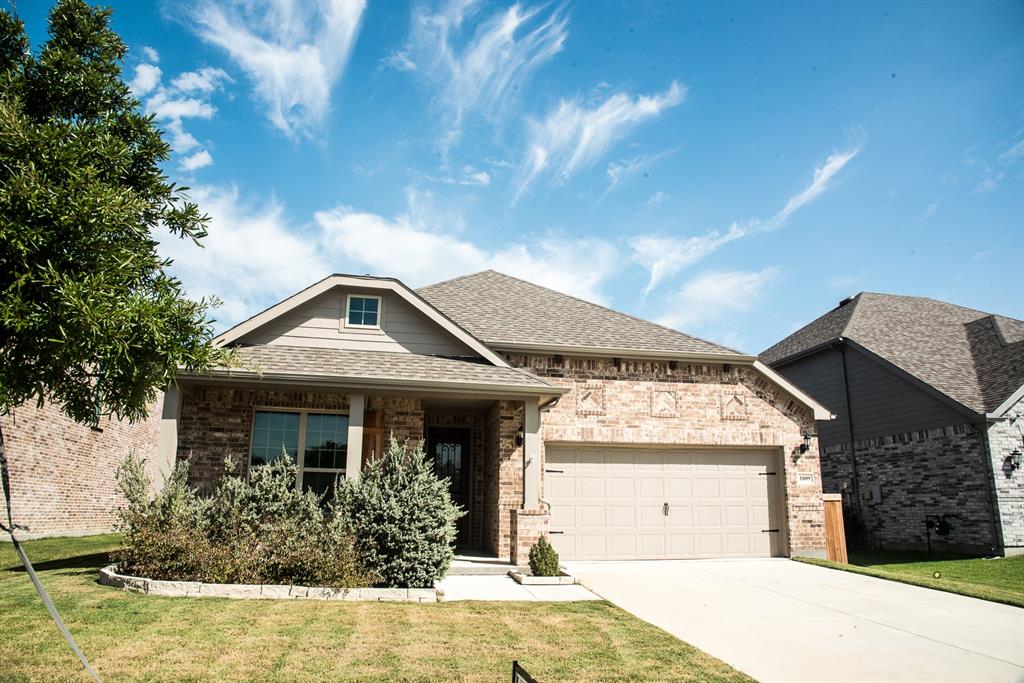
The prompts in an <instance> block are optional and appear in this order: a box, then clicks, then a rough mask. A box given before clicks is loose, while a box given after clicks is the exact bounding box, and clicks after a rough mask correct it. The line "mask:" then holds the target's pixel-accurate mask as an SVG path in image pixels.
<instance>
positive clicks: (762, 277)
mask: <svg viewBox="0 0 1024 683" xmlns="http://www.w3.org/2000/svg"><path fill="white" fill-rule="evenodd" d="M780 276H781V271H780V270H779V269H778V268H765V269H763V270H757V271H745V270H736V271H709V272H705V273H701V274H699V275H697V276H695V277H694V278H692V279H691V280H689V281H688V282H687V283H686V284H684V285H683V286H682V288H680V289H679V291H678V292H676V294H675V295H674V296H673V297H671V300H670V306H669V310H670V312H669V313H667V314H665V315H663V316H661V318H659V319H658V322H660V323H661V324H662V325H666V326H668V327H673V328H675V329H683V328H686V327H690V326H693V325H698V324H702V323H706V322H708V321H712V320H716V319H720V318H722V317H724V316H726V315H729V314H735V313H742V312H746V311H750V310H752V309H753V308H754V307H755V306H756V305H757V304H758V303H759V302H760V301H761V299H762V298H763V296H764V294H765V292H766V291H767V290H768V289H769V288H770V287H771V286H772V285H773V284H775V283H776V282H777V281H778V280H779V279H780Z"/></svg>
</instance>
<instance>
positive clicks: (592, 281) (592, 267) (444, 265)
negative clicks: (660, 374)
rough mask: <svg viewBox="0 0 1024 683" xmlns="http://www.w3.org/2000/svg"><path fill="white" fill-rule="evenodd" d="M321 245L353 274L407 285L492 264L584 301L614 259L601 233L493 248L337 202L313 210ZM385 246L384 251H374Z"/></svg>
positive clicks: (616, 263)
mask: <svg viewBox="0 0 1024 683" xmlns="http://www.w3.org/2000/svg"><path fill="white" fill-rule="evenodd" d="M315 222H316V224H317V226H318V227H319V228H320V230H321V231H322V239H323V244H324V248H325V249H326V250H327V251H328V252H329V253H332V254H338V255H339V256H342V257H344V258H345V259H346V261H347V262H349V263H350V264H352V267H354V268H356V269H357V270H359V272H371V273H379V274H388V275H394V276H396V277H398V278H400V279H401V280H402V281H403V282H406V283H407V284H409V285H412V286H420V285H425V284H429V283H431V282H437V281H440V280H444V279H446V278H450V277H454V276H456V275H462V274H465V273H470V272H473V271H477V270H486V269H488V268H493V269H495V270H499V271H501V272H504V273H507V274H509V275H513V276H516V277H521V278H524V279H527V280H530V281H531V282H536V283H538V284H541V285H545V286H547V287H551V288H553V289H556V290H559V291H562V292H566V293H568V294H573V295H576V296H579V297H582V298H584V299H588V300H590V301H597V302H601V301H604V299H605V297H604V294H603V292H602V285H603V284H604V283H605V282H606V280H607V279H608V278H609V277H610V276H611V275H612V274H613V273H615V272H616V271H617V270H618V269H619V267H620V262H621V258H620V256H619V254H618V252H617V250H616V249H615V247H614V246H613V245H612V244H610V243H609V242H607V241H605V240H601V239H587V238H584V239H573V238H569V237H566V236H564V235H561V234H558V233H549V234H545V235H542V236H540V237H535V238H531V239H530V240H529V241H526V240H523V241H514V242H510V243H506V244H504V245H502V246H500V247H496V248H486V247H482V246H480V245H478V244H476V243H474V242H472V241H470V240H468V239H466V238H463V237H461V236H459V235H456V234H453V233H452V232H450V231H448V230H446V229H444V228H443V227H442V226H439V225H436V224H432V221H430V220H429V219H426V220H425V219H424V218H423V217H422V216H420V215H417V212H416V211H415V210H414V209H413V207H410V211H409V212H407V213H404V214H401V215H399V216H396V217H394V218H387V217H385V216H381V215H379V214H375V213H369V212H365V211H359V210H357V209H354V208H352V207H349V206H339V207H337V208H335V209H333V210H330V211H321V212H318V213H317V214H316V215H315ZM381 244H387V245H388V248H387V249H380V245H381Z"/></svg>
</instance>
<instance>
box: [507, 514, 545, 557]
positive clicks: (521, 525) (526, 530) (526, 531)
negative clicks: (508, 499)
mask: <svg viewBox="0 0 1024 683" xmlns="http://www.w3.org/2000/svg"><path fill="white" fill-rule="evenodd" d="M550 519H551V515H549V514H548V512H547V510H512V525H511V536H512V543H511V551H510V556H509V560H510V561H511V562H512V564H514V565H517V566H520V567H522V566H525V565H526V564H527V563H528V562H529V560H530V548H532V547H533V544H534V543H536V542H537V541H538V540H540V537H541V536H544V535H545V534H547V533H548V523H549V521H550Z"/></svg>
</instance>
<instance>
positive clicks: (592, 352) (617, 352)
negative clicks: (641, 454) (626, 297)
mask: <svg viewBox="0 0 1024 683" xmlns="http://www.w3.org/2000/svg"><path fill="white" fill-rule="evenodd" d="M487 345H488V346H489V347H491V348H492V349H494V350H496V351H510V352H513V353H552V354H558V355H562V356H571V355H583V356H601V357H605V358H646V359H655V360H694V361H711V362H715V363H740V364H747V365H749V364H751V363H753V362H755V361H756V360H757V356H751V355H748V354H745V353H710V352H708V353H705V352H700V351H678V350H673V349H631V348H620V347H613V346H571V345H566V344H523V343H518V342H508V341H489V342H487Z"/></svg>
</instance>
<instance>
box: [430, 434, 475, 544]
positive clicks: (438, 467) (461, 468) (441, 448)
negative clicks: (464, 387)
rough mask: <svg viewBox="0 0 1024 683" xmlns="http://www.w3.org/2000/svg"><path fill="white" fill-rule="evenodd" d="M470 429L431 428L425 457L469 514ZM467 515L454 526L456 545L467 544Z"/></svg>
mask: <svg viewBox="0 0 1024 683" xmlns="http://www.w3.org/2000/svg"><path fill="white" fill-rule="evenodd" d="M469 435H470V430H469V429H452V428H437V427H435V428H432V429H431V430H430V436H429V438H428V440H427V447H428V454H429V456H430V457H431V458H432V459H433V461H434V472H435V473H436V474H437V476H439V477H441V478H447V479H448V487H449V490H450V491H451V494H452V500H454V501H455V503H456V504H457V505H458V506H459V507H461V508H462V509H463V510H466V511H467V512H468V510H469V472H470V469H469V459H470V457H472V454H471V453H470V446H469V444H470V440H469ZM469 522H470V520H469V515H468V514H466V515H463V516H462V517H460V518H459V521H458V522H457V523H456V524H457V525H458V535H457V537H456V539H455V542H456V543H457V544H458V545H466V544H468V543H469Z"/></svg>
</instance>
